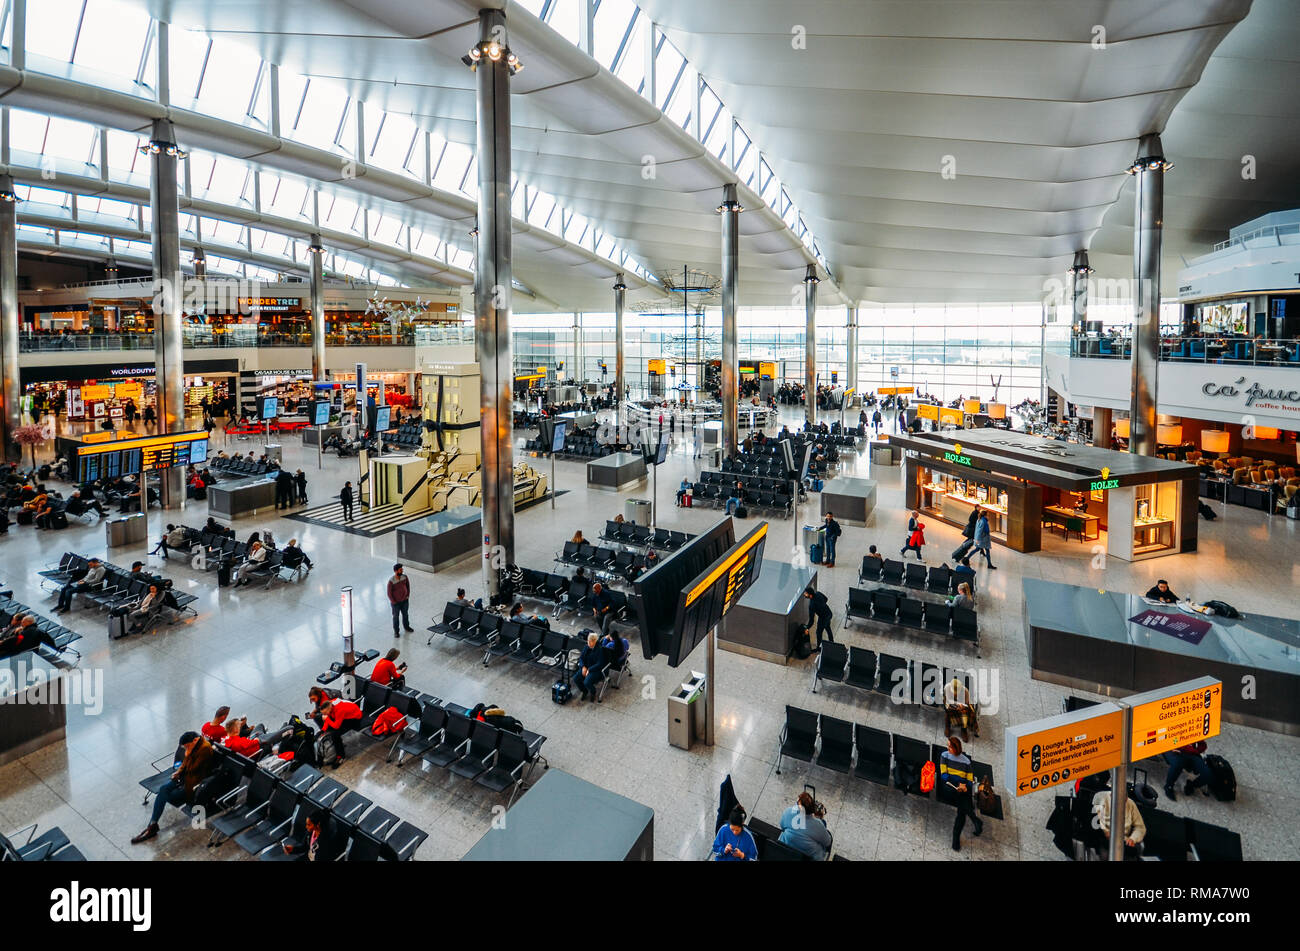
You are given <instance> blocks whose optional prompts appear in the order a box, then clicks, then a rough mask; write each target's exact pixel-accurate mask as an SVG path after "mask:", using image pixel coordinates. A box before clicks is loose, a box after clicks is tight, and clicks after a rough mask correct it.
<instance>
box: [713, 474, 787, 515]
mask: <svg viewBox="0 0 1300 951" xmlns="http://www.w3.org/2000/svg"><path fill="white" fill-rule="evenodd" d="M741 478H742V480H752V479H758V478H760V477H758V476H742V477H741ZM764 481H765V482H766V481H767V480H764ZM735 494H736V491H735V485H734V484H732V485H719V484H717V483H705V482H696V483H695V484H694V485H693V486H692V487H691V496H692V498H691V502H692V504H693V505H700V506H712V507H714V508H725V507H726V505H727V500H728V499H729V498H732V497H733V496H734V495H735ZM744 505H745V507H746V509H750V508H753V509H757V510H759V511H762V512H766V513H768V514H770V515H780V516H781V517H783V518H784V517H786V516H788V515H790V514H791V513H792V512H793V511H794V503H793V501H792V498H791V496H790V490H789V487H788V486H787V488H786V489H785V491H783V492H776V491H772V490H770V489H758V488H751V487H750V486H749V485H748V484H746V485H745V502H744Z"/></svg>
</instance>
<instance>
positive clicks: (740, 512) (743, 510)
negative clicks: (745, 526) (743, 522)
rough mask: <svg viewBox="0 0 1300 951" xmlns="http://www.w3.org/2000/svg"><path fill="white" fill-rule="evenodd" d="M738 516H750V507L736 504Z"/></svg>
mask: <svg viewBox="0 0 1300 951" xmlns="http://www.w3.org/2000/svg"><path fill="white" fill-rule="evenodd" d="M736 518H749V509H747V508H745V506H743V505H737V506H736Z"/></svg>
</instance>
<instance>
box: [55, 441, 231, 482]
mask: <svg viewBox="0 0 1300 951" xmlns="http://www.w3.org/2000/svg"><path fill="white" fill-rule="evenodd" d="M207 459H208V434H207V433H205V432H194V433H169V434H167V435H164V436H148V437H143V438H140V439H119V440H116V441H114V442H107V443H98V444H94V445H89V446H78V447H77V481H78V482H93V481H95V480H96V479H117V478H121V477H122V476H125V475H132V474H134V473H137V472H156V471H159V470H161V469H170V468H172V467H173V466H188V465H197V464H199V463H201V462H206V461H207Z"/></svg>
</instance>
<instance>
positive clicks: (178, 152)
mask: <svg viewBox="0 0 1300 951" xmlns="http://www.w3.org/2000/svg"><path fill="white" fill-rule="evenodd" d="M139 151H140V154H141V155H157V154H158V153H159V152H162V153H164V154H166V155H170V156H171V157H172V158H178V159H182V158H185V156H187V155H189V153H188V152H186V151H185V150H184V149H183V148H181V147H180V146H179V145H177V144H176V143H175V142H160V141H159V140H157V139H153V140H151V141H150V142H149V144H148V145H142V146H140V149H139Z"/></svg>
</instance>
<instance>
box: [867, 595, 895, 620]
mask: <svg viewBox="0 0 1300 951" xmlns="http://www.w3.org/2000/svg"><path fill="white" fill-rule="evenodd" d="M871 616H872V617H873V618H875V619H876V620H877V621H884V622H885V623H886V624H892V623H894V619H895V618H897V617H898V595H896V594H895V593H894V592H892V591H876V592H874V593H873V594H872V596H871Z"/></svg>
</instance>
